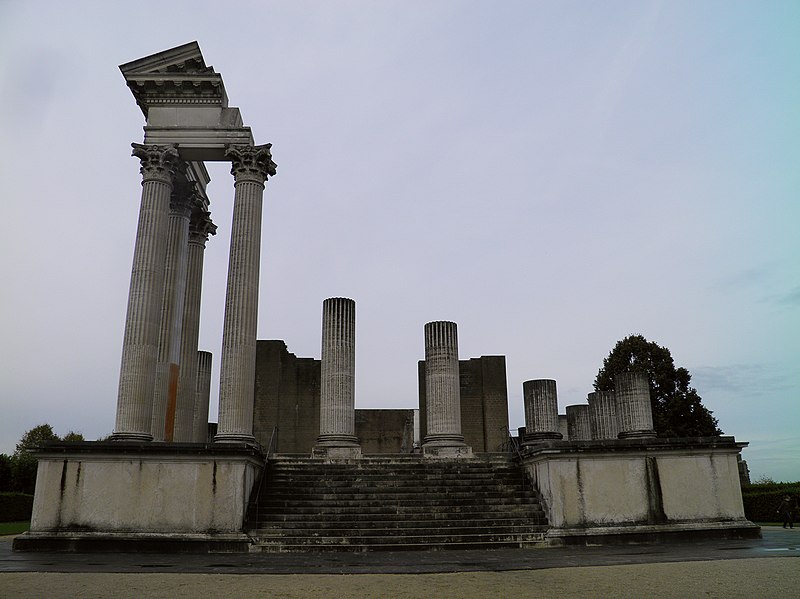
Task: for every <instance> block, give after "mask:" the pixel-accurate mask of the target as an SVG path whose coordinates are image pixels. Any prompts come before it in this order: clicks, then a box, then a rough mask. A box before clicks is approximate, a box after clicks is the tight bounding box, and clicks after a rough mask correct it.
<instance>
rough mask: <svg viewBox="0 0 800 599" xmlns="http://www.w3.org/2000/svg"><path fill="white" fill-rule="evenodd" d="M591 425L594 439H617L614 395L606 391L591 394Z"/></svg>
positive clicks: (617, 428) (617, 430)
mask: <svg viewBox="0 0 800 599" xmlns="http://www.w3.org/2000/svg"><path fill="white" fill-rule="evenodd" d="M587 399H588V401H589V424H590V426H591V429H592V439H596V440H600V439H616V438H617V436H618V435H619V425H618V424H617V408H616V404H615V402H614V394H613V393H607V392H605V391H595V392H594V393H589V396H588V398H587Z"/></svg>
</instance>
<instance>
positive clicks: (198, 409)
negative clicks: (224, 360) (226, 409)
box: [192, 351, 212, 443]
mask: <svg viewBox="0 0 800 599" xmlns="http://www.w3.org/2000/svg"><path fill="white" fill-rule="evenodd" d="M211 362H212V356H211V352H208V351H199V352H197V375H196V376H197V382H196V388H195V393H194V409H193V410H192V441H193V442H194V443H208V402H209V398H210V397H211Z"/></svg>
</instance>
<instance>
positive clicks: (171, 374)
mask: <svg viewBox="0 0 800 599" xmlns="http://www.w3.org/2000/svg"><path fill="white" fill-rule="evenodd" d="M194 200H195V189H194V183H191V182H188V181H183V182H181V183H175V184H174V185H173V189H172V197H171V199H170V204H169V209H170V210H169V230H168V232H167V256H166V260H165V262H164V294H163V296H162V299H161V325H160V327H159V335H158V360H157V362H156V383H155V392H154V394H153V415H152V420H151V422H152V424H151V432H152V435H153V440H154V441H172V438H173V430H174V424H175V405H176V399H177V391H178V375H179V371H180V342H181V330H182V328H183V305H184V299H185V297H186V268H187V258H188V243H189V217H190V216H191V213H192V204H193V203H194Z"/></svg>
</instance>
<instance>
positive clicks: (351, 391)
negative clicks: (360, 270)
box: [314, 297, 361, 458]
mask: <svg viewBox="0 0 800 599" xmlns="http://www.w3.org/2000/svg"><path fill="white" fill-rule="evenodd" d="M355 337H356V303H355V302H354V301H353V300H351V299H348V298H344V297H332V298H329V299H326V300H325V301H324V302H323V304H322V364H321V375H320V405H319V437H318V438H317V445H316V447H315V448H314V454H315V455H323V454H324V455H326V456H327V457H337V458H341V457H354V456H357V455H360V453H361V449H360V447H359V444H358V438H357V437H356V435H355V367H356V344H355Z"/></svg>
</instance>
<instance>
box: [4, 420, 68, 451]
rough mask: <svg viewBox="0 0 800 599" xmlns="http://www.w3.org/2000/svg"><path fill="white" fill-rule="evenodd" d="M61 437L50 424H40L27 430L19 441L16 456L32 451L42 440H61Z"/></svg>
mask: <svg viewBox="0 0 800 599" xmlns="http://www.w3.org/2000/svg"><path fill="white" fill-rule="evenodd" d="M60 440H61V438H60V437H59V436H58V435H57V434H55V433H54V432H53V427H52V426H50V425H49V424H40V425H39V426H35V427H33V428H32V429H31V430H29V431H27V432H26V433H25V434H24V435H22V438H21V439H20V440H19V443H17V447H16V450H15V451H14V456H15V457H17V456H20V455H22V454H27V453H30V451H31V449H33V448H34V447H36V446H37V445H38V444H39V443H41V442H42V441H60Z"/></svg>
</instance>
